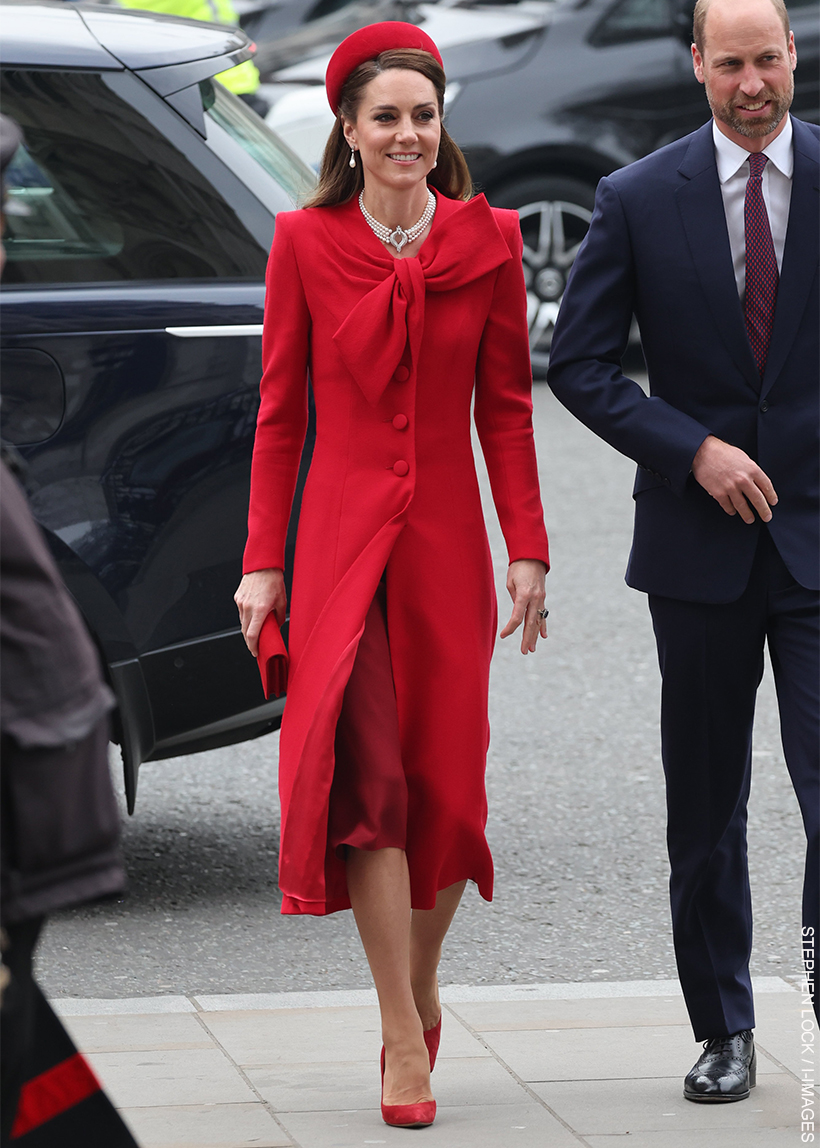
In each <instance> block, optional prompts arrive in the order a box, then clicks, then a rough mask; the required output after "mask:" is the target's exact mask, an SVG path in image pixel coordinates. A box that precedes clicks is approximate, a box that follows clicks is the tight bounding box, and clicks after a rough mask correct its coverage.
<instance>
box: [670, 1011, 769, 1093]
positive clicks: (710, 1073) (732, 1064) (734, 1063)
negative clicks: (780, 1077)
mask: <svg viewBox="0 0 820 1148" xmlns="http://www.w3.org/2000/svg"><path fill="white" fill-rule="evenodd" d="M756 1075H757V1056H756V1054H755V1040H754V1037H753V1036H752V1033H751V1031H750V1030H749V1029H748V1028H745V1029H743V1030H742V1031H741V1032H735V1033H733V1034H732V1035H731V1036H713V1037H712V1039H711V1040H707V1041H706V1043H705V1044H704V1046H703V1052H702V1053H701V1055H700V1057H699V1058H698V1062H697V1064H696V1065H695V1067H694V1068H693V1069H692V1071H691V1072H690V1073H689V1075H688V1076H687V1077H686V1080H684V1082H683V1095H684V1096H685V1097H686V1099H687V1100H695V1101H697V1102H699V1103H707V1104H726V1103H728V1102H729V1101H731V1100H745V1099H746V1097H747V1096H748V1095H749V1092H750V1090H751V1089H752V1088H754V1086H755V1083H756Z"/></svg>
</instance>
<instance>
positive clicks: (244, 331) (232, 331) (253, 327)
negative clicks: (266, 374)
mask: <svg viewBox="0 0 820 1148" xmlns="http://www.w3.org/2000/svg"><path fill="white" fill-rule="evenodd" d="M165 332H166V334H168V335H174V336H176V338H177V339H227V338H230V336H231V335H261V334H262V324H261V323H238V324H236V325H235V326H234V325H226V326H214V327H166V328H165Z"/></svg>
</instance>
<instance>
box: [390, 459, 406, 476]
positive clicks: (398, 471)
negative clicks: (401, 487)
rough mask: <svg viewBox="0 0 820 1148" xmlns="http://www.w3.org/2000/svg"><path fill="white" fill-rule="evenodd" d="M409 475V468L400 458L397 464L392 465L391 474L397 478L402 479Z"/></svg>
mask: <svg viewBox="0 0 820 1148" xmlns="http://www.w3.org/2000/svg"><path fill="white" fill-rule="evenodd" d="M409 473H410V467H409V466H408V465H407V463H406V462H405V461H404V459H403V458H400V459H399V461H398V462H394V463H393V474H395V475H397V476H398V477H399V478H404V476H405V475H406V474H409Z"/></svg>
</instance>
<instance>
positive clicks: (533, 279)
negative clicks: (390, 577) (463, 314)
mask: <svg viewBox="0 0 820 1148" xmlns="http://www.w3.org/2000/svg"><path fill="white" fill-rule="evenodd" d="M693 8H694V3H693V0H522V2H520V3H514V4H506V5H503V6H501V7H498V8H492V7H487V6H486V5H481V6H477V5H474V4H471V3H469V4H461V5H459V7H457V8H442V7H441V6H440V5H439V4H435V5H430V4H419V5H417V6H415V7H412V8H409V9H408V14H407V16H406V18H407V19H413V20H415V21H416V22H417V23H419V24H421V25H423V26H424V28H425V30H426V31H428V32H429V33H430V35H431V36H432V37H433V39H434V40H436V42H437V43H438V44H439V46H440V47H441V51H442V57H443V60H444V66H445V70H446V72H447V79H448V93H447V95H448V98H447V102H446V113H447V126H448V130H449V131H450V133H451V134H452V135H453V137H454V139H455V140H456V141H457V142H458V143H459V144H460V146H461V147H462V149H463V150H464V152H465V154H466V156H467V159H468V162H469V165H470V171H471V173H472V176H473V179H474V181H475V183H476V184H477V186H478V187H479V188H481V189H482V190H484V191H485V192H486V193H487V197H488V199H489V200H490V202H491V203H493V204H495V205H496V206H498V207H511V208H516V209H517V210H518V213H519V215H520V217H521V230H522V233H523V236H524V272H525V276H526V279H527V291H528V306H529V321H530V346H531V352H532V359H533V369H534V371H535V373H536V374H541V373H543V372H544V369H545V368H546V364H547V360H548V357H549V345H550V341H551V338H552V330H553V324H554V321H555V317H556V315H557V313H558V307H559V305H560V302H561V298H562V295H563V291H564V283H565V281H566V277H567V274H568V272H569V268H570V267H571V265H572V261H573V259H574V258H575V253H576V252H577V250H578V247H579V245H580V243H581V240H582V239H583V237H584V235H585V234H586V230H587V227H588V225H589V220H590V218H591V215H592V206H593V201H594V197H595V187H596V185H597V183H598V180H599V179H600V178H601V177H602V176H604V175H608V174H609V173H610V172H611V171H614V170H615V169H616V168H618V167H622V166H623V165H624V164H627V163H631V162H632V161H633V160H636V159H639V158H640V157H641V156H644V155H647V154H648V153H649V152H651V151H654V150H655V149H656V148H659V147H662V146H663V145H664V144H666V143H670V142H671V141H672V140H675V139H678V138H680V137H681V136H683V135H685V134H686V133H687V132H690V131H692V130H693V129H694V128H696V127H698V126H699V125H700V124H702V123H704V122H705V121H706V120H707V118H708V115H709V109H708V105H707V103H706V98H705V95H704V91H703V88H702V87H701V85H700V84H698V83H697V81H696V80H695V78H694V75H693V73H692V61H691V53H690V42H691V33H692V10H693ZM789 11H790V15H791V21H792V28H793V29H794V34H795V40H796V43H797V53H798V68H797V72H796V74H795V99H794V111H795V114H796V115H798V116H800V117H802V118H803V119H807V120H809V121H811V122H813V123H817V122H819V121H820V85H818V57H819V56H820V52H819V51H818V30H819V29H820V22H819V21H818V15H820V5H818V3H817V0H792V3H791V4H789ZM493 19H496V20H498V21H502V23H501V24H500V26H499V28H497V29H494V28H493V27H492V24H491V21H492V20H493ZM516 21H517V22H518V23H517V26H516ZM287 46H288V44H287V41H283V42H280V44H279V54H280V56H281V55H282V54H283V53H285V52H286V50H287ZM330 50H332V49H330ZM330 50H328V51H325V52H324V53H322V54H317V55H316V56H315V57H314V58H313V59H309V60H304V59H302V58H301V55H302V52H303V46H302V43H301V42H297V43H295V44H294V48H293V54H294V63H293V64H292V65H291V66H289V67H286V68H281V69H280V70H279V71H278V72H277V73H276V75H275V76H273V77H272V79H274V80H276V81H278V82H280V83H281V84H283V85H285V90H286V91H287V94H286V95H285V96H284V97H283V98H282V99H281V100H280V101H279V102H278V103H276V104H275V105H274V107H273V108H272V110H271V112H270V113H269V115H268V122H269V123H270V124H271V125H272V126H274V127H275V129H276V130H277V131H278V132H280V133H281V135H282V137H283V138H284V139H286V140H288V141H289V142H290V143H291V144H292V146H293V147H294V148H295V150H297V151H299V153H300V154H301V155H302V156H303V158H305V160H306V162H308V163H310V164H312V165H314V166H315V165H317V164H318V161H319V159H320V156H321V143H320V141H322V142H323V141H324V140H325V139H326V138H327V135H328V132H329V130H330V125H331V124H332V115H331V113H330V109H329V108H328V106H327V101H326V100H325V98H324V92H323V88H322V87H321V84H322V78H323V76H324V70H325V67H326V66H327V60H328V58H329V55H330ZM297 61H298V62H297ZM295 85H301V89H300V90H298V91H297V90H296V88H295Z"/></svg>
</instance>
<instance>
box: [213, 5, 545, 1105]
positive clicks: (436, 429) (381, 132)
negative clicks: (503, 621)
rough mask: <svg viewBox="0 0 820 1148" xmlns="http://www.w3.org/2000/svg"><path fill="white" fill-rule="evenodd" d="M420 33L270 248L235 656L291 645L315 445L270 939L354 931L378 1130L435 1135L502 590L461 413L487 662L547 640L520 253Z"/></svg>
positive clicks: (479, 545)
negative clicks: (502, 616) (283, 923)
mask: <svg viewBox="0 0 820 1148" xmlns="http://www.w3.org/2000/svg"><path fill="white" fill-rule="evenodd" d="M444 83H445V79H444V72H443V70H442V67H441V59H440V56H439V54H438V50H437V49H436V47H435V44H433V42H432V40H430V38H429V37H428V36H427V35H426V33H424V32H422V31H421V30H420V29H418V28H416V27H414V26H413V25H409V24H402V23H398V22H392V21H391V22H389V23H385V24H378V25H372V26H370V27H369V28H364V29H362V30H360V31H359V32H356V33H354V34H353V35H352V36H350V37H348V39H347V40H346V41H345V42H344V43H343V44H342V45H341V46H340V47H339V49H337V51H336V53H335V55H334V57H333V59H332V60H331V63H330V66H329V68H328V76H327V90H328V97H329V99H330V102H331V106H332V107H333V109H334V111H335V112H336V114H337V123H336V127H335V128H334V131H333V133H332V134H331V137H330V140H329V141H328V145H327V148H326V151H325V155H324V159H323V163H322V169H321V173H320V179H319V185H318V188H317V190H316V192H315V193H314V195H313V196H312V199H311V201H310V204H309V205H308V207H307V208H306V209H304V210H301V211H296V212H289V213H286V214H280V215H278V216H277V220H276V235H275V239H274V242H273V249H272V252H271V258H270V262H269V264H268V274H267V296H266V303H265V326H264V335H263V347H262V351H263V361H264V374H263V378H262V384H261V395H262V399H261V406H260V410H259V418H258V424H257V433H256V444H255V447H254V456H253V471H252V481H251V504H250V515H249V538H248V545H247V549H246V552H245V563H244V569H245V575H244V577H243V579H242V582H241V584H240V587H239V589H238V591H237V594H236V601H237V605H238V607H239V611H240V616H241V620H242V627H243V632H244V633H245V637H246V640H247V643H248V646H249V647H250V649H251V652H252V653H254V654H255V653H256V650H257V642H258V635H259V631H260V629H261V626H262V623H263V621H264V619H265V617H266V616H267V615H268V613H270V612H271V611H273V612H274V613H275V614H276V616H277V618H278V620H279V622H280V623H281V622H283V621H284V619H285V610H286V601H285V590H284V582H283V574H282V567H283V563H284V546H285V536H286V532H287V525H288V519H289V515H290V510H291V502H292V498H293V493H294V489H295V484H296V477H297V471H298V466H299V460H300V455H301V451H302V446H303V443H304V438H305V431H306V426H307V412H308V404H307V385H308V384H307V380H308V372H309V374H310V380H311V384H312V387H313V394H314V400H315V406H316V444H315V449H314V453H313V460H312V463H311V467H310V473H309V476H308V479H307V483H306V486H305V490H304V495H303V499H302V506H301V513H300V520H299V532H298V538H297V545H296V557H295V564H294V574H293V591H292V601H291V608H290V640H289V645H290V651H289V653H290V678H289V686H288V700H287V706H286V709H285V716H284V721H283V723H282V733H281V747H280V774H279V784H280V794H281V800H282V834H281V849H280V885H281V888H282V892H283V894H284V900H283V905H282V911H283V912H284V913H313V914H325V913H332V912H335V911H336V910H338V909H345V908H349V907H350V906H351V905H352V907H353V911H354V914H355V917H356V923H357V925H358V928H359V932H360V934H361V937H362V942H363V944H364V948H365V951H366V953H367V958H368V961H369V963H370V967H371V970H372V973H373V977H374V980H375V983H376V988H377V991H378V996H379V1004H380V1008H381V1014H382V1032H383V1037H384V1045H385V1052H386V1058H385V1060H383V1096H382V1112H383V1115H384V1118H385V1120H386V1121H387V1122H388V1123H392V1124H400V1125H410V1126H415V1125H422V1124H429V1123H430V1122H431V1121H432V1119H433V1116H434V1114H435V1102H434V1101H433V1100H432V1096H431V1092H430V1076H429V1073H430V1069H431V1067H432V1064H433V1063H434V1061H435V1054H436V1050H437V1047H438V1038H439V1033H440V1023H441V1007H440V1004H439V998H438V985H437V979H436V970H437V966H438V961H439V958H440V955H441V945H442V941H443V939H444V936H445V933H446V932H447V929H448V927H449V924H450V922H451V920H452V918H453V914H454V913H455V911H456V908H457V906H458V902H459V899H460V897H461V894H462V892H463V889H464V886H465V884H466V882H467V880H473V881H475V882H476V883H477V885H478V888H479V891H480V893H481V895H482V896H483V897H484V898H485V899H487V900H489V899H490V898H491V896H492V880H493V871H492V860H491V857H490V852H489V849H488V847H487V842H486V839H485V835H484V828H485V822H486V817H487V804H486V796H485V789H484V769H485V758H486V752H487V745H488V740H489V726H488V720H487V694H488V684H489V667H490V658H491V655H492V650H493V645H494V641H495V632H496V623H497V616H496V604H495V593H494V586H493V572H492V564H491V560H490V552H489V547H488V543H487V535H486V529H485V525H484V519H483V515H482V508H481V501H480V497H479V487H478V482H477V480H476V473H475V465H474V460H473V453H472V443H471V422H470V408H471V403H473V402H474V412H475V423H476V427H477V430H478V435H479V438H480V441H481V445H482V449H483V453H484V456H485V459H486V462H487V467H488V470H489V475H490V480H491V484H492V491H493V497H494V500H495V504H496V507H497V510H498V515H499V519H500V521H501V527H502V530H503V532H504V536H505V540H506V543H507V548H508V551H509V558H510V567H509V576H508V580H507V586H508V589H509V592H510V594H511V596H512V598H513V603H514V606H513V612H512V617H511V618H510V621H509V622H508V623H507V626H506V627H505V629H504V630H503V631H502V637H505V636H507V635H508V634H511V633H512V632H513V630H515V629H516V628H517V627H518V626H519V625H520V624H523V639H522V643H521V650H522V653H527V652H532V651H534V650H535V648H536V643H537V640H538V638H539V636H542V637H546V625H545V621H544V619H545V617H546V611H545V610H544V609H543V606H544V575H545V573H546V571H547V569H548V552H547V537H546V533H545V530H544V523H543V514H542V509H541V500H540V494H539V486H538V475H537V471H536V462H535V450H534V445H533V435H532V401H531V374H530V365H529V347H528V337H527V317H526V293H525V287H524V282H523V275H522V267H521V234H520V230H519V227H518V217H517V215H516V214H515V213H514V212H512V211H500V210H494V209H491V208H490V207H489V205H488V204H487V201H486V200H485V199H484V197H483V196H477V197H476V198H470V193H471V188H470V180H469V173H468V172H467V167H466V164H465V162H464V158H463V156H462V155H461V152H460V151H459V150H458V148H457V147H456V145H455V144H454V143H453V141H452V140H451V139H450V138H449V136H448V135H447V133H446V131H445V130H444V128H443V127H442V121H441V117H442V110H443V97H444Z"/></svg>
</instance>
